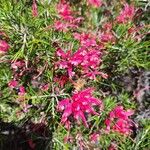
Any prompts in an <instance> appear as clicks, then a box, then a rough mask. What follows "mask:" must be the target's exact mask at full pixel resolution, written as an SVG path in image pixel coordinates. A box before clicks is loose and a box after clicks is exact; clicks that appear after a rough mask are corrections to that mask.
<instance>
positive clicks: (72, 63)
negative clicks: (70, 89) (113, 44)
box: [56, 33, 107, 79]
mask: <svg viewBox="0 0 150 150" xmlns="http://www.w3.org/2000/svg"><path fill="white" fill-rule="evenodd" d="M74 38H75V39H77V40H79V41H80V45H81V46H80V47H79V48H78V50H77V51H76V52H74V53H73V54H72V52H71V51H67V52H66V53H65V52H64V51H63V50H62V49H61V48H58V49H57V51H56V55H57V56H58V57H59V58H60V60H59V61H57V62H56V67H58V68H60V69H67V72H68V75H69V77H72V76H74V75H75V72H74V70H75V69H77V68H78V69H79V70H80V71H81V74H82V75H83V76H85V77H88V78H89V79H95V78H96V76H97V75H101V76H102V77H103V78H107V75H106V74H104V73H102V72H100V71H99V67H100V65H101V62H102V60H101V57H102V51H101V46H100V45H98V44H97V42H96V39H95V38H93V37H90V35H89V34H85V33H82V34H79V33H76V34H74Z"/></svg>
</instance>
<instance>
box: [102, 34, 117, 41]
mask: <svg viewBox="0 0 150 150" xmlns="http://www.w3.org/2000/svg"><path fill="white" fill-rule="evenodd" d="M100 39H101V42H104V43H108V42H114V41H115V38H114V35H113V34H112V33H111V32H109V33H108V32H107V33H102V34H101V35H100Z"/></svg>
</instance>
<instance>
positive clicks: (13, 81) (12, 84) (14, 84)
mask: <svg viewBox="0 0 150 150" xmlns="http://www.w3.org/2000/svg"><path fill="white" fill-rule="evenodd" d="M8 86H9V87H10V88H15V87H17V86H18V81H16V80H11V81H10V82H9V83H8Z"/></svg>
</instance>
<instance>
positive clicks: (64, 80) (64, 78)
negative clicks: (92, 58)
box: [54, 75, 69, 88]
mask: <svg viewBox="0 0 150 150" xmlns="http://www.w3.org/2000/svg"><path fill="white" fill-rule="evenodd" d="M68 80H69V78H68V77H67V76H65V75H62V76H60V77H58V76H56V77H55V78H54V81H55V82H56V83H58V85H60V87H61V88H63V87H64V85H65V84H66V83H67V81H68Z"/></svg>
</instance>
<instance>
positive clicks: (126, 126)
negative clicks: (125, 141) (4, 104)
mask: <svg viewBox="0 0 150 150" xmlns="http://www.w3.org/2000/svg"><path fill="white" fill-rule="evenodd" d="M131 115H133V111H132V110H127V111H126V110H124V108H123V107H122V106H117V107H116V108H115V109H114V110H113V111H111V112H110V114H109V118H108V119H106V120H105V124H106V130H107V131H108V132H109V131H110V130H113V131H117V132H120V133H123V134H126V135H128V134H130V133H131V127H132V125H133V123H132V120H131V119H130V118H129V116H131Z"/></svg>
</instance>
